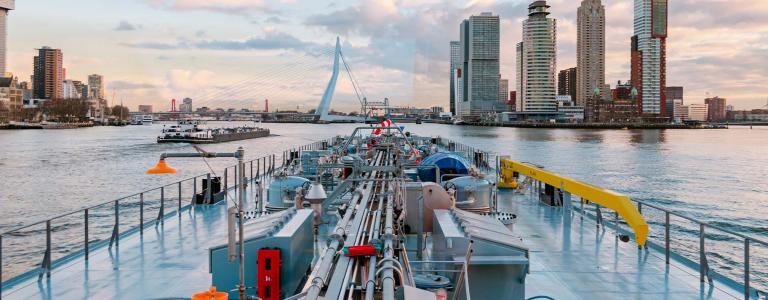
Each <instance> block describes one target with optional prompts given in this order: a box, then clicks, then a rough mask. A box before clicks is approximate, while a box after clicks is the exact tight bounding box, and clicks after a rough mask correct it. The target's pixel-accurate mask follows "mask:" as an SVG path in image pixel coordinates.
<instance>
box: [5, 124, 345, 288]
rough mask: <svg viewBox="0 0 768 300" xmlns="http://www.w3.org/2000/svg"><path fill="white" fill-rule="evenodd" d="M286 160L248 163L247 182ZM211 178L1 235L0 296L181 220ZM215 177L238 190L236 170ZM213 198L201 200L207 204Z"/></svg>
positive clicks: (315, 146) (264, 178) (319, 145)
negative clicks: (127, 238) (127, 239)
mask: <svg viewBox="0 0 768 300" xmlns="http://www.w3.org/2000/svg"><path fill="white" fill-rule="evenodd" d="M332 142H333V140H332V139H326V140H321V141H317V142H313V143H310V144H307V145H305V146H302V147H299V148H297V149H301V150H320V149H324V148H325V147H328V146H329V145H332ZM285 161H286V160H285V159H283V161H278V160H277V157H276V155H274V154H272V155H267V156H263V157H259V158H257V159H252V160H248V161H246V162H245V172H246V174H244V175H245V177H246V180H248V182H255V181H259V182H263V183H265V184H267V183H268V181H269V178H270V176H271V175H272V174H273V173H274V172H275V170H277V169H278V168H281V167H283V166H284V162H285ZM212 175H213V174H212V173H207V174H202V175H198V176H194V177H191V178H186V179H183V180H180V181H176V182H173V183H170V184H166V185H163V186H160V187H157V188H154V189H150V190H146V191H143V192H139V193H136V194H132V195H129V196H125V197H121V198H119V199H115V200H111V201H107V202H103V203H99V204H96V205H92V206H88V207H84V208H81V209H78V210H75V211H72V212H68V213H64V214H61V215H57V216H53V217H49V218H46V219H44V220H41V221H38V222H34V223H30V224H25V225H22V226H19V227H16V228H14V229H11V230H8V231H5V232H3V233H0V299H2V291H3V290H4V289H7V288H8V287H10V286H13V285H14V284H17V283H19V282H22V281H24V280H28V279H30V278H34V277H35V276H37V278H38V280H42V279H43V278H50V277H51V271H52V270H53V269H55V268H56V267H58V266H61V265H64V264H66V263H68V262H71V261H73V260H75V259H77V258H80V257H82V258H83V259H84V260H86V261H88V260H89V258H90V256H91V252H92V251H93V250H94V249H97V248H102V247H108V248H109V249H110V250H111V249H112V248H117V247H119V245H120V239H121V238H124V237H125V236H127V235H129V234H133V233H139V234H140V235H143V234H144V230H145V229H147V228H154V227H162V225H163V224H164V222H165V221H168V220H169V219H170V218H172V217H173V216H177V217H178V218H179V220H181V218H182V213H183V212H184V211H187V210H189V209H190V208H191V207H192V206H194V205H195V197H196V196H195V195H196V194H198V193H201V192H202V191H203V190H204V189H203V187H202V183H201V184H200V187H198V182H199V181H198V180H199V179H203V178H205V179H210V178H212ZM216 175H218V176H220V177H221V187H222V188H221V191H222V193H224V194H225V198H226V197H229V196H228V195H227V194H228V193H230V190H231V189H236V188H237V184H236V180H230V179H235V178H237V174H236V166H230V167H226V168H224V170H223V172H222V173H217V174H216ZM230 176H232V177H231V178H230ZM208 182H210V180H209V181H208ZM210 190H211V189H208V191H210ZM233 195H234V194H233ZM213 196H214V195H212V194H211V193H208V195H204V197H206V199H212V197H213ZM6 278H7V280H6Z"/></svg>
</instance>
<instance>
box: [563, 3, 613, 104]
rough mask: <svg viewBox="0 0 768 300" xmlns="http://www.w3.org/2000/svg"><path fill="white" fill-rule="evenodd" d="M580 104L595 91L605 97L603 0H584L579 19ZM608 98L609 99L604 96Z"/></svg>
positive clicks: (577, 87) (584, 102)
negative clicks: (597, 89) (596, 89)
mask: <svg viewBox="0 0 768 300" xmlns="http://www.w3.org/2000/svg"><path fill="white" fill-rule="evenodd" d="M577 27H578V30H577V38H576V40H577V41H576V44H577V46H576V62H577V64H576V67H577V68H578V73H577V75H576V93H575V94H572V95H571V96H574V97H573V98H574V101H575V102H576V105H585V104H586V100H587V98H588V97H590V96H591V94H592V91H594V90H595V88H599V89H600V90H601V93H603V95H604V96H605V95H606V94H607V93H608V90H606V89H604V88H603V85H605V6H603V4H602V2H601V0H582V1H581V6H580V7H579V9H578V16H577ZM604 98H605V97H604Z"/></svg>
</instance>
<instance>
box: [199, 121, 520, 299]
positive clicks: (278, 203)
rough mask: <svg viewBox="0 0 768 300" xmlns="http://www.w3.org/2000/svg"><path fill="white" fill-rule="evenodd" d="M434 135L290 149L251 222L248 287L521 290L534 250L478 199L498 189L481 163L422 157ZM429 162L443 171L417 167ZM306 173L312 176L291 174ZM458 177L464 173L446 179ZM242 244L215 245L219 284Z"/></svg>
mask: <svg viewBox="0 0 768 300" xmlns="http://www.w3.org/2000/svg"><path fill="white" fill-rule="evenodd" d="M431 143H434V141H430V139H424V138H418V137H411V136H410V134H408V133H406V132H404V131H402V129H400V128H396V127H386V128H384V127H380V128H376V127H361V128H358V129H357V130H355V132H354V133H353V134H352V135H351V136H349V137H346V138H339V139H337V140H336V142H335V143H334V144H332V145H328V149H325V150H322V154H323V155H317V154H318V153H304V154H302V155H301V157H302V158H304V159H301V160H299V159H291V161H290V162H288V166H286V168H285V169H284V170H283V171H282V172H279V173H278V174H276V175H275V176H276V180H274V181H273V184H272V185H270V187H269V189H270V190H269V191H268V192H267V193H266V194H267V195H268V196H267V198H268V199H264V201H261V202H262V203H266V204H267V205H266V206H268V210H267V209H265V205H261V206H260V209H259V211H254V212H251V213H250V216H251V217H252V218H249V220H248V221H247V222H246V226H245V228H246V229H245V231H246V238H245V239H246V240H245V249H246V259H245V269H246V270H248V271H247V273H248V274H247V275H246V277H245V283H246V285H247V286H248V287H249V289H248V291H249V292H248V294H249V295H250V296H252V297H255V296H258V297H259V298H260V299H311V300H314V299H369V300H370V299H385V300H390V299H414V300H415V299H420V300H422V299H449V298H450V299H471V298H472V297H475V299H491V298H496V299H524V295H525V277H526V274H527V273H528V257H529V256H528V249H527V248H526V246H525V245H523V243H522V239H521V238H520V237H519V236H516V235H515V234H514V233H512V231H511V230H510V228H509V227H508V226H511V225H509V224H510V222H505V223H506V224H507V225H505V224H503V223H502V222H501V221H499V220H498V219H496V218H495V217H491V216H487V215H493V214H492V213H493V211H492V210H493V209H492V208H491V206H489V205H488V203H490V202H492V200H491V199H482V200H475V199H474V197H485V198H489V197H492V195H491V193H480V192H479V190H483V189H484V188H487V182H488V181H483V179H482V178H481V177H482V176H481V175H478V174H477V173H476V172H475V173H472V172H470V173H472V174H442V173H441V167H440V166H439V165H436V164H432V165H430V164H423V163H420V160H421V159H422V158H424V157H425V156H427V154H428V153H424V151H418V150H416V149H431V151H436V147H429V145H430V144H431ZM427 151H430V150H427ZM433 154H434V153H433ZM289 156H290V157H296V155H289ZM310 157H311V158H314V159H309V158H310ZM295 164H301V166H299V167H297V166H295ZM425 170H426V173H429V174H432V175H434V176H431V177H430V178H432V179H435V180H434V181H424V180H422V179H421V178H419V177H418V176H414V174H417V173H418V172H414V171H421V173H422V174H423V173H425ZM304 173H307V174H304ZM305 175H306V176H305ZM297 177H300V178H301V177H304V178H308V179H309V180H310V181H311V182H310V181H307V180H297V179H294V180H286V178H297ZM467 177H474V180H467ZM451 178H452V179H451ZM449 179H450V180H458V181H456V182H455V184H452V185H448V184H445V185H443V183H447V182H448V180H449ZM443 180H445V182H443ZM462 182H473V184H475V183H477V182H479V183H477V184H478V186H477V190H478V192H477V193H476V195H475V194H473V192H472V191H474V189H473V188H472V187H467V186H462V187H461V188H463V189H464V190H465V192H464V193H458V192H457V191H456V190H457V189H458V188H457V187H456V186H457V184H458V185H462ZM466 190H469V191H470V192H468V193H467V192H466ZM457 198H459V199H457ZM467 198H469V199H467ZM457 203H459V204H460V206H459V207H457ZM473 203H477V205H474V206H473ZM281 209H282V210H281ZM232 219H233V220H234V218H232ZM507 219H508V215H507ZM234 247H235V246H233V244H231V243H230V244H229V247H228V243H226V242H222V243H221V244H220V245H219V246H215V247H212V248H211V249H210V270H211V273H212V278H213V284H214V285H215V286H216V287H217V288H218V289H219V290H232V289H235V288H236V287H237V284H238V282H239V281H238V276H237V274H238V273H237V263H238V261H237V260H236V259H233V258H234V256H233V255H231V254H232V253H234ZM228 248H229V249H228ZM228 253H229V254H230V255H228ZM492 277H493V278H492ZM230 295H232V294H230Z"/></svg>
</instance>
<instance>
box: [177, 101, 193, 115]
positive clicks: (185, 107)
mask: <svg viewBox="0 0 768 300" xmlns="http://www.w3.org/2000/svg"><path fill="white" fill-rule="evenodd" d="M181 101H182V102H181V104H180V105H179V111H181V112H192V111H194V110H193V108H192V99H191V98H184V100H181Z"/></svg>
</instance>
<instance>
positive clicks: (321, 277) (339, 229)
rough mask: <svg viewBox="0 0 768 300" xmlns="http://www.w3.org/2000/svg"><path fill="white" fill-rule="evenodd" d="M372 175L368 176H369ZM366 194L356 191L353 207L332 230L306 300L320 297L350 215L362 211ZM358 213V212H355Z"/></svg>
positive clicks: (312, 276) (368, 187)
mask: <svg viewBox="0 0 768 300" xmlns="http://www.w3.org/2000/svg"><path fill="white" fill-rule="evenodd" d="M373 173H375V172H372V173H371V174H369V176H371V175H372V174H373ZM372 187H373V185H372V184H370V185H368V186H367V187H366V189H371V188H372ZM366 194H367V193H364V192H363V191H362V190H360V189H356V190H355V193H354V196H355V197H356V198H354V200H353V201H350V203H354V204H353V205H350V207H349V208H347V211H346V212H345V213H344V217H343V218H342V220H341V221H339V223H338V224H337V225H336V227H335V228H334V229H333V231H332V233H331V235H330V238H331V240H332V241H331V243H330V245H329V246H328V249H326V250H325V253H324V254H323V256H322V257H321V258H320V267H319V268H317V270H316V272H314V273H313V274H312V275H311V276H310V278H312V280H311V282H312V285H310V287H309V288H308V289H307V297H306V299H308V300H315V299H318V297H319V296H320V292H321V291H322V288H323V287H324V286H325V284H326V282H325V281H326V277H327V275H328V273H329V272H330V269H331V266H332V264H333V262H334V258H335V257H336V253H337V252H338V251H339V249H340V248H341V246H343V243H342V242H343V241H344V233H345V228H346V227H347V226H348V224H349V222H350V219H351V218H352V215H353V214H354V213H356V210H357V209H358V208H361V209H364V207H361V202H363V200H364V199H363V198H364V197H365V195H366ZM357 213H359V212H357Z"/></svg>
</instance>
